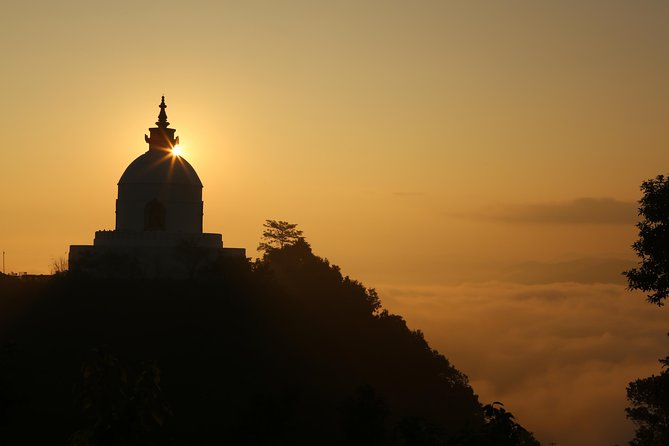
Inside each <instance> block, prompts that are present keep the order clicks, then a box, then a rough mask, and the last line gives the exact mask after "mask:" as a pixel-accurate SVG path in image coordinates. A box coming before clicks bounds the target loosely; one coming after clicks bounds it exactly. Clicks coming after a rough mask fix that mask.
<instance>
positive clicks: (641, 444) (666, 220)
mask: <svg viewBox="0 0 669 446" xmlns="http://www.w3.org/2000/svg"><path fill="white" fill-rule="evenodd" d="M641 191H642V192H643V196H642V197H641V200H639V216H640V217H641V221H639V222H638V223H637V224H636V226H637V228H639V239H638V240H637V241H636V242H634V244H633V245H632V248H633V249H634V251H635V252H636V254H637V255H638V256H639V257H640V259H641V260H640V262H639V266H638V267H637V268H632V269H630V270H628V271H625V272H623V274H624V275H625V276H626V277H627V283H628V288H629V289H630V290H641V291H644V292H646V293H648V294H647V299H648V302H650V303H652V304H655V305H658V306H662V305H664V300H665V299H666V298H667V296H669V178H666V177H664V175H658V176H657V177H655V178H653V179H650V180H648V181H644V182H643V183H642V184H641ZM660 363H661V364H662V367H663V370H662V372H661V373H660V375H658V376H655V375H652V376H650V377H647V378H640V379H637V380H636V381H633V382H631V383H629V385H628V386H627V399H628V401H629V402H630V403H631V407H627V408H626V409H625V412H626V413H627V418H629V419H630V420H632V422H634V424H636V426H637V429H636V432H635V436H634V439H632V441H631V442H630V445H632V446H655V445H667V444H669V370H667V367H669V356H668V357H666V358H664V359H660Z"/></svg>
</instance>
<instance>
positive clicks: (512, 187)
mask: <svg viewBox="0 0 669 446" xmlns="http://www.w3.org/2000/svg"><path fill="white" fill-rule="evenodd" d="M668 19H669V4H667V3H666V2H662V1H660V0H649V1H643V2H636V3H632V2H623V1H603V0H602V1H592V0H591V1H578V2H577V1H565V2H550V3H549V2H531V1H515V2H494V3H493V2H483V1H459V2H455V1H444V2H438V1H425V2H420V3H418V4H417V3H408V2H402V1H388V2H383V3H381V2H372V1H364V0H363V1H355V2H353V1H342V2H336V3H331V4H330V3H326V2H311V1H306V0H304V1H287V2H269V1H253V0H251V1H245V2H228V1H220V2H208V1H193V2H189V3H188V4H183V3H181V2H174V1H161V2H158V1H147V2H142V3H141V4H136V2H129V1H119V2H114V3H113V4H104V5H102V4H96V3H92V2H84V1H64V2H58V3H54V2H47V1H26V2H20V3H19V2H12V3H11V4H8V5H5V7H4V8H3V14H2V16H1V17H0V37H2V38H1V39H0V47H1V48H2V54H3V56H4V63H3V68H4V69H3V70H1V71H0V85H1V86H2V87H0V88H1V91H2V97H3V106H2V108H1V109H0V122H2V123H3V127H2V128H3V132H2V133H3V149H2V155H3V162H2V163H1V164H0V187H2V193H1V194H0V249H2V250H3V251H6V253H7V271H8V272H9V271H28V272H31V273H48V272H49V270H50V268H51V264H52V262H53V260H54V259H57V258H59V257H61V256H65V255H66V252H67V249H68V246H69V245H70V244H89V243H90V242H91V241H92V238H93V234H94V232H95V231H96V230H99V229H112V228H113V226H114V200H115V198H116V183H117V181H118V179H119V177H120V176H121V174H122V172H123V170H124V169H125V167H126V166H127V165H128V163H129V162H130V161H132V160H133V159H134V158H136V157H137V156H138V155H140V154H141V153H143V152H144V151H145V150H146V145H145V143H144V141H143V135H144V134H145V133H146V132H147V128H148V127H150V126H151V125H152V124H153V122H154V121H155V117H156V114H157V110H158V109H157V105H158V103H159V100H160V96H161V95H162V94H165V96H166V100H167V104H168V107H169V108H168V109H167V112H168V115H169V119H170V122H171V123H172V127H174V128H176V129H177V135H179V136H180V139H181V143H182V146H183V148H184V156H185V158H186V159H187V160H188V161H189V162H190V163H191V164H192V165H193V166H194V167H195V169H196V170H197V172H198V174H199V176H200V178H201V179H202V182H203V183H204V186H205V188H204V201H205V220H204V225H205V226H204V229H205V231H210V232H221V233H223V237H224V243H225V244H226V245H229V246H242V247H246V248H247V250H248V252H249V254H253V252H254V248H255V247H256V246H257V244H258V239H259V236H260V233H261V225H262V223H263V221H264V220H265V219H267V218H272V219H281V220H287V221H290V222H294V223H298V224H299V225H300V228H301V229H303V230H304V231H305V235H306V237H307V239H308V240H309V242H310V243H311V244H312V245H313V247H314V250H315V252H316V253H317V254H319V255H322V256H326V257H328V258H329V259H330V260H331V261H333V262H334V263H336V264H338V265H340V266H341V267H342V270H343V271H344V272H345V274H349V275H350V276H351V277H353V278H356V279H358V280H361V281H362V282H363V283H364V284H365V285H367V286H370V287H376V288H379V290H380V292H381V298H382V300H383V302H384V304H385V305H386V306H387V307H388V308H389V309H391V310H392V311H397V312H399V313H400V314H402V315H403V316H405V317H406V318H407V320H408V321H409V323H410V324H411V326H412V327H414V328H422V329H424V331H425V332H426V334H427V338H428V340H429V341H430V343H431V344H432V345H434V346H435V347H436V348H438V349H439V350H440V351H442V352H443V353H444V354H445V355H446V356H447V357H449V358H450V359H452V360H453V362H454V364H455V365H456V366H457V367H458V368H460V369H461V370H463V371H464V372H466V373H467V374H468V375H469V376H470V378H471V379H472V382H473V384H474V388H475V390H476V391H477V392H479V394H480V395H481V398H482V400H483V401H488V400H493V399H501V400H502V401H504V402H505V404H507V405H508V407H509V409H510V410H511V411H512V412H514V414H516V415H517V416H518V418H519V421H520V422H521V423H522V424H523V425H525V426H527V427H528V428H529V429H530V430H533V431H534V432H535V433H536V434H537V437H538V438H539V439H540V440H541V441H542V442H549V441H555V442H558V444H572V445H581V444H582V445H586V444H588V445H598V444H602V445H610V444H613V443H614V442H618V443H621V444H622V443H625V442H626V441H627V440H629V439H630V438H631V431H632V426H631V423H629V422H627V421H625V419H624V413H623V412H622V410H623V407H624V405H625V401H624V387H625V385H626V384H627V382H629V381H630V380H631V379H634V378H637V377H642V376H647V375H649V374H651V373H654V372H657V371H658V370H659V366H658V364H657V362H656V359H657V358H659V357H660V356H665V355H666V341H665V338H664V332H665V331H666V330H667V328H666V327H667V317H666V313H665V312H663V311H662V310H659V309H657V308H652V307H650V306H649V305H647V304H645V303H644V302H643V297H641V296H637V295H632V294H630V293H627V292H625V291H624V285H623V282H622V281H621V279H620V277H619V275H618V274H619V272H620V271H621V269H624V268H625V267H626V266H625V265H629V264H631V263H632V262H633V261H634V258H633V255H632V251H631V249H630V245H631V243H632V242H633V240H634V238H635V236H636V229H635V228H634V223H635V221H636V205H635V201H636V200H638V198H639V185H640V183H641V181H643V180H645V179H648V178H651V177H654V176H656V175H657V174H661V173H667V169H666V167H665V166H669V152H668V151H667V148H668V144H667V142H668V139H669V138H668V136H667V131H666V122H667V117H668V116H669V84H667V82H666V79H667V78H669V57H667V56H669V29H668V28H667V26H666V23H667V21H668ZM427 308H430V309H432V310H434V311H432V312H431V313H430V312H427V310H426V309H427ZM511 309H513V311H511ZM499 314H507V316H508V317H506V318H500V317H498V315H499ZM621 315H622V316H621ZM538 321H541V322H538ZM593 321H596V323H595V322H593ZM480 327H485V330H483V332H486V333H487V330H490V335H491V336H492V335H493V334H499V333H501V334H502V336H500V337H499V338H500V340H499V342H498V344H495V348H496V350H497V351H492V350H490V344H488V338H487V337H481V338H479V337H477V336H474V337H473V338H472V339H469V338H467V337H466V336H464V334H463V331H471V330H477V328H480ZM466 338H467V339H466ZM530 340H531V342H530ZM623 340H625V342H623ZM526 341H527V343H526ZM549 351H550V352H552V353H553V356H551V359H550V360H548V359H547V358H546V357H545V354H546V352H549ZM504 354H508V356H507V357H506V359H505V358H504V357H503V356H504ZM509 358H513V361H511V360H510V359H509ZM538 361H544V362H545V366H542V367H536V364H537V363H538ZM491 367H495V369H494V370H491V369H490V368H491ZM522 370H524V371H530V370H531V371H532V373H534V374H535V375H533V376H532V377H530V376H527V375H525V374H524V373H521V371H522ZM567 381H568V382H567ZM602 383H605V384H604V385H602ZM598 384H599V387H598ZM614 392H619V393H617V394H614ZM539 407H541V408H543V410H547V409H546V408H551V409H550V411H551V412H550V413H551V417H553V419H552V421H551V422H550V423H549V422H547V417H546V416H545V412H542V411H541V410H539ZM604 409H606V410H604ZM598 410H599V411H601V413H602V414H603V415H601V416H600V415H595V413H596V412H597V411H598ZM588 414H590V415H591V417H592V418H591V419H585V420H584V419H583V417H586V416H587V415H588ZM577 415H578V416H577ZM613 425H615V428H613V427H612V426H613Z"/></svg>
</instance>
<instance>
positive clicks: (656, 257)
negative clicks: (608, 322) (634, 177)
mask: <svg viewBox="0 0 669 446" xmlns="http://www.w3.org/2000/svg"><path fill="white" fill-rule="evenodd" d="M641 190H642V191H643V197H641V200H639V216H640V217H642V218H641V221H639V222H638V223H637V224H636V226H637V228H639V239H638V240H637V241H636V242H634V244H633V245H632V248H633V249H634V251H635V252H636V254H637V255H638V256H639V257H640V258H641V261H640V264H639V266H638V267H637V268H632V269H630V270H629V271H625V272H623V274H624V275H625V276H626V277H627V283H628V288H629V289H631V290H641V291H644V292H646V293H648V295H647V297H648V301H649V302H651V303H653V304H656V305H658V306H661V305H663V301H664V300H665V299H666V298H667V296H669V177H666V178H665V177H664V176H663V175H658V176H657V177H656V178H653V179H650V180H648V181H644V182H643V183H642V184H641Z"/></svg>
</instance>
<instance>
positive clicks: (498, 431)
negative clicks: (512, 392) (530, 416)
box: [483, 401, 539, 446]
mask: <svg viewBox="0 0 669 446" xmlns="http://www.w3.org/2000/svg"><path fill="white" fill-rule="evenodd" d="M483 416H484V417H485V423H486V431H487V433H488V439H489V441H492V444H494V445H495V446H539V442H538V441H537V440H536V439H535V438H534V436H533V435H532V434H531V433H530V432H528V431H527V430H526V429H525V428H524V427H522V426H521V425H520V424H518V423H516V420H515V419H514V416H513V414H512V413H511V412H509V411H507V410H506V409H505V408H504V404H502V403H500V402H499V401H495V402H494V403H492V404H486V405H485V406H483Z"/></svg>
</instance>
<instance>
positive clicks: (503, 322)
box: [378, 282, 669, 446]
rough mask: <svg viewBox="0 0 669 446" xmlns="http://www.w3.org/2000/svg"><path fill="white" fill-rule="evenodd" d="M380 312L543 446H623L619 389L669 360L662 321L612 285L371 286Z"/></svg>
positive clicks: (662, 314) (628, 431)
mask: <svg viewBox="0 0 669 446" xmlns="http://www.w3.org/2000/svg"><path fill="white" fill-rule="evenodd" d="M378 289H379V292H380V295H381V298H382V301H383V305H384V307H386V308H388V309H389V310H390V311H392V312H395V313H398V314H401V315H403V316H404V317H405V318H406V320H407V322H408V323H409V326H410V327H412V328H420V329H421V330H423V331H424V333H425V335H426V338H427V339H428V341H429V342H430V345H432V347H434V348H437V349H438V350H439V351H440V352H442V353H444V354H445V355H446V356H447V357H448V358H449V359H450V360H451V361H452V362H453V364H454V365H455V366H456V367H458V368H459V369H460V370H462V371H464V372H465V373H467V375H468V376H469V378H470V380H471V383H472V385H473V387H474V390H475V391H476V392H477V393H478V394H479V396H480V399H481V401H482V402H491V401H495V400H499V401H502V402H504V403H505V404H506V405H507V408H508V409H509V410H510V411H512V412H513V413H514V414H515V415H516V417H517V419H518V420H519V421H520V422H521V423H522V424H523V425H524V426H526V427H527V428H528V429H529V430H531V431H533V432H534V433H535V434H536V435H537V438H538V439H540V440H541V441H542V442H543V443H544V444H548V443H549V442H556V443H558V444H563V445H573V446H586V445H588V446H597V445H602V446H604V445H606V446H611V445H612V444H615V443H618V444H626V443H627V441H629V440H630V439H631V437H632V435H633V425H632V423H630V422H629V421H627V420H626V418H625V414H624V410H623V409H624V407H625V406H626V399H625V388H626V386H627V384H628V382H630V381H631V380H633V379H636V378H640V377H645V376H649V375H650V374H652V373H657V372H658V371H659V370H660V366H659V364H658V362H657V359H658V358H660V357H663V356H665V355H666V354H668V353H669V340H667V337H666V335H665V333H666V331H667V330H668V329H669V317H668V316H669V314H668V313H667V312H666V311H663V310H662V309H659V308H657V307H655V306H652V305H649V304H647V303H646V302H645V301H644V298H643V296H641V295H638V294H632V293H629V292H627V291H626V290H625V288H624V286H622V285H617V284H588V283H554V284H518V283H504V282H494V283H482V284H481V283H479V284H461V285H457V286H456V285H454V286H438V287H398V286H386V287H378Z"/></svg>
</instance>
